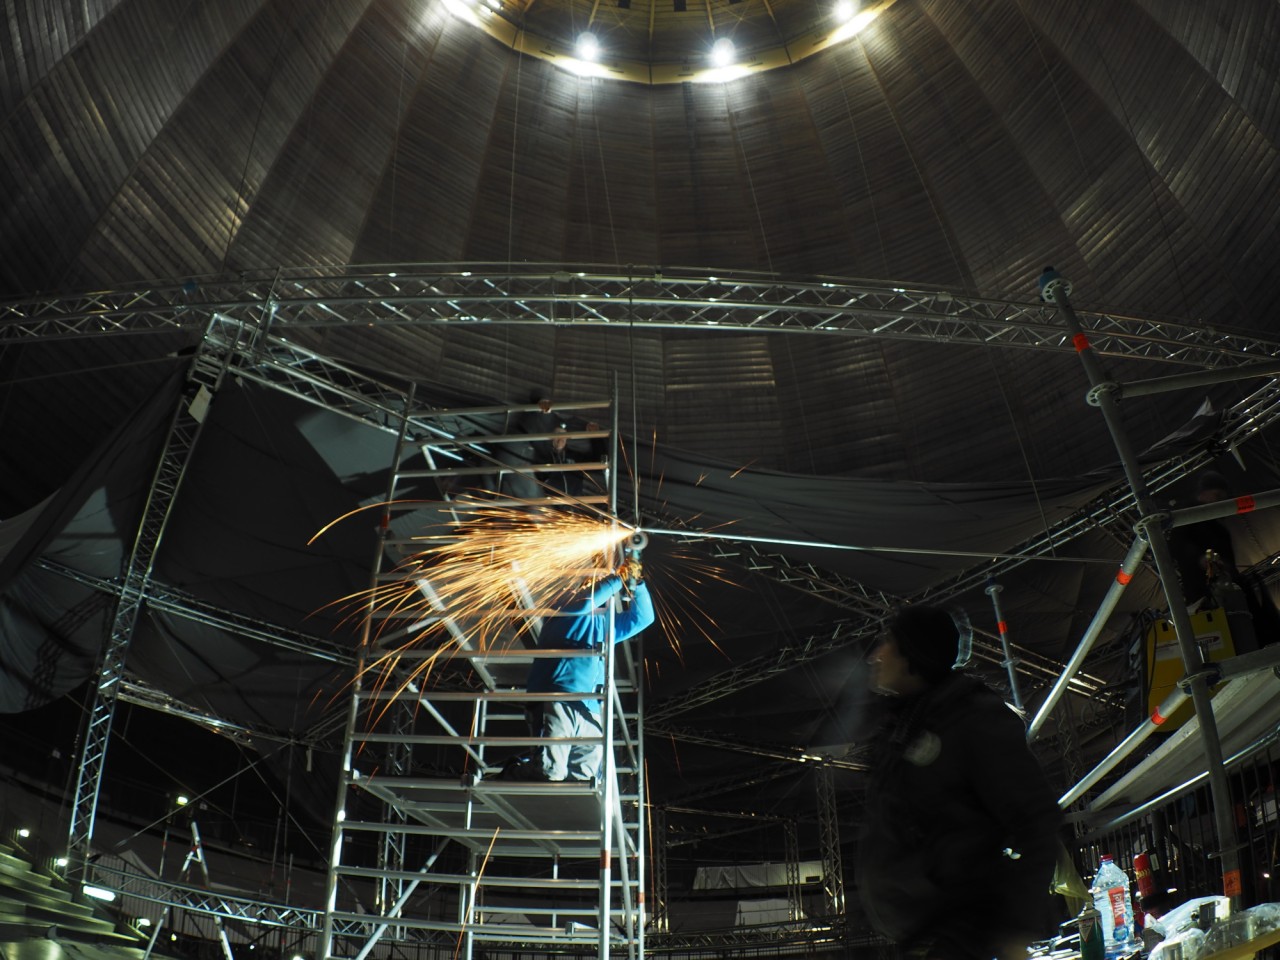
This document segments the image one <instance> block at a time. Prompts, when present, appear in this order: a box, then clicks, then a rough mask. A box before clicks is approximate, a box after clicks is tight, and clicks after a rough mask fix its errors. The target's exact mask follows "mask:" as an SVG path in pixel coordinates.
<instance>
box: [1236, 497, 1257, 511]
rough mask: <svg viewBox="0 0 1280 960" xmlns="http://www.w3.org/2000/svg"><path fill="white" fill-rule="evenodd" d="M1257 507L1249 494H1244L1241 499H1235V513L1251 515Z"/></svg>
mask: <svg viewBox="0 0 1280 960" xmlns="http://www.w3.org/2000/svg"><path fill="white" fill-rule="evenodd" d="M1257 505H1258V504H1257V503H1256V502H1255V501H1254V499H1253V494H1251V493H1246V494H1245V495H1244V496H1243V497H1236V513H1252V512H1253V509H1254V508H1255V507H1256V506H1257Z"/></svg>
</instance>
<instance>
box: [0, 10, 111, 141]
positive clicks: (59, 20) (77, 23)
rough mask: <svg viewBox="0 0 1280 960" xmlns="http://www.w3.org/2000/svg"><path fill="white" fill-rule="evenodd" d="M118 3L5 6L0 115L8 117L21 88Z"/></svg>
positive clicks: (0, 31)
mask: <svg viewBox="0 0 1280 960" xmlns="http://www.w3.org/2000/svg"><path fill="white" fill-rule="evenodd" d="M121 2H122V0H83V2H82V3H75V4H51V3H49V2H48V0H16V2H11V3H9V4H7V5H6V10H7V14H8V15H7V16H6V17H5V18H4V20H3V22H0V64H2V65H3V66H2V68H0V72H2V73H3V76H4V83H3V85H0V86H2V87H3V89H2V90H0V113H3V115H4V116H8V115H9V113H10V111H12V110H13V109H14V108H15V107H16V106H17V105H18V102H19V101H20V100H21V99H22V97H23V96H24V95H25V94H26V92H27V91H28V90H30V89H31V88H32V87H33V86H35V84H37V83H38V82H40V80H41V79H43V78H44V76H45V74H47V73H48V72H49V71H50V70H52V69H53V68H54V66H55V65H56V64H57V63H58V61H60V60H61V59H62V58H63V57H65V56H66V55H67V54H68V53H69V52H70V51H71V49H72V48H73V47H75V45H76V44H77V43H79V42H80V40H81V39H82V38H83V37H84V35H85V34H86V33H88V32H89V31H90V30H91V29H93V27H94V26H96V25H97V23H98V21H100V20H101V19H102V18H103V17H105V16H106V15H107V14H109V13H110V12H111V11H112V10H113V9H114V8H115V7H116V6H118V5H119V4H120V3H121Z"/></svg>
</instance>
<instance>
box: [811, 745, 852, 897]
mask: <svg viewBox="0 0 1280 960" xmlns="http://www.w3.org/2000/svg"><path fill="white" fill-rule="evenodd" d="M817 789H818V837H819V843H820V844H821V847H822V888H823V891H824V892H825V893H826V897H827V908H828V910H829V911H830V913H831V915H832V916H833V917H844V915H845V902H844V866H843V862H842V858H841V852H840V811H839V808H838V807H837V805H836V788H835V779H834V777H832V775H831V767H822V768H821V769H820V770H818V776H817Z"/></svg>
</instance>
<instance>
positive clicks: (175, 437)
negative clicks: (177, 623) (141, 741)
mask: <svg viewBox="0 0 1280 960" xmlns="http://www.w3.org/2000/svg"><path fill="white" fill-rule="evenodd" d="M209 326H210V328H212V327H213V326H216V324H212V323H211V324H210V325H209ZM245 332H246V331H241V334H242V335H243V334H244V333H245ZM225 360H226V356H225V354H220V353H219V351H218V350H217V349H216V348H215V347H214V346H213V345H212V343H211V341H210V337H209V335H208V333H207V332H206V335H205V338H204V339H203V340H202V341H201V344H200V346H199V348H198V349H197V350H196V353H195V356H194V357H193V359H192V361H191V368H190V371H189V373H188V376H187V382H186V384H185V386H184V389H183V392H182V395H181V396H180V397H179V399H178V406H177V409H176V410H174V412H173V414H172V417H171V419H170V421H169V425H168V428H167V431H166V434H165V439H164V443H163V445H162V447H161V453H160V458H159V462H158V463H157V465H156V470H155V474H154V476H153V477H152V480H151V486H150V489H149V490H148V492H147V498H146V502H145V503H144V504H143V508H142V517H141V520H140V521H139V524H138V528H137V532H136V534H135V537H134V542H133V547H132V550H131V551H130V552H129V554H128V556H127V558H126V560H125V563H124V567H123V571H122V575H121V579H120V594H119V597H118V598H117V602H116V607H115V611H114V613H113V615H112V617H111V621H110V624H109V627H108V634H107V642H106V644H105V645H104V648H103V652H102V658H101V661H100V663H99V664H98V669H97V671H96V678H97V679H96V683H95V686H94V690H93V693H92V695H91V702H90V706H89V711H88V716H87V718H86V720H85V727H84V735H83V738H82V747H81V753H80V763H79V766H78V770H77V776H76V785H75V792H74V794H73V799H72V805H71V818H70V819H71V827H70V830H69V831H68V837H67V859H68V862H69V866H68V871H69V873H70V874H71V876H72V877H73V878H74V877H77V876H78V875H80V874H81V873H82V872H83V871H84V869H85V866H86V864H87V861H88V856H89V851H90V844H91V842H92V839H93V828H94V821H95V819H96V818H97V811H98V795H99V792H100V789H101V786H102V771H103V766H104V764H105V762H106V755H107V745H108V743H109V742H110V739H111V726H112V722H113V720H114V717H115V706H116V701H117V698H118V697H119V693H120V689H121V682H122V681H123V679H124V668H125V658H126V655H127V653H128V650H129V645H130V642H131V641H132V639H133V632H134V627H135V626H136V624H137V619H138V614H139V612H140V611H141V609H142V602H143V597H144V596H145V594H146V589H147V584H148V582H149V581H150V579H151V571H152V567H153V566H154V564H155V557H156V552H157V551H158V549H159V547H160V542H161V538H162V537H163V534H164V529H165V527H166V525H167V524H168V520H169V513H170V511H171V510H172V508H173V504H174V502H175V501H176V499H177V495H178V490H179V488H180V487H181V485H182V480H183V477H184V476H185V475H186V469H187V464H188V463H189V462H190V459H191V454H192V451H193V450H194V448H195V445H196V441H197V440H198V439H199V437H200V434H201V430H202V428H203V425H204V419H205V413H206V411H207V408H208V405H209V403H210V402H211V401H212V399H213V397H214V395H215V394H216V393H217V388H218V385H219V384H220V383H221V381H222V375H223V372H224V370H225Z"/></svg>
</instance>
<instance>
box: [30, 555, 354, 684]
mask: <svg viewBox="0 0 1280 960" xmlns="http://www.w3.org/2000/svg"><path fill="white" fill-rule="evenodd" d="M36 563H37V565H38V566H40V567H41V568H42V569H45V570H48V571H49V572H50V573H56V574H57V575H58V576H60V577H65V578H66V579H68V580H74V581H75V582H76V583H81V584H84V585H85V586H87V587H92V588H93V589H95V590H99V591H101V592H103V593H107V594H111V595H112V596H117V597H118V596H119V595H120V591H121V586H120V581H119V580H108V579H105V578H103V577H98V576H94V575H93V574H90V573H85V572H84V571H82V570H75V569H73V568H72V567H68V566H66V565H65V564H61V563H58V562H57V561H56V560H52V559H50V558H49V557H41V558H40V559H38V560H37V561H36ZM142 599H143V602H144V603H145V605H146V606H147V607H148V608H149V609H151V610H156V611H159V612H162V613H169V614H173V615H174V616H177V617H182V618H183V619H186V620H192V621H195V622H196V623H203V624H205V625H206V626H210V627H215V628H217V629H219V630H225V631H226V632H227V633H231V634H235V635H236V636H240V637H246V638H248V639H250V640H259V641H261V642H263V643H267V644H270V645H271V646H273V647H279V648H280V649H282V650H290V651H292V652H294V653H302V654H306V655H307V656H310V657H315V658H317V659H319V660H329V661H332V662H333V663H337V664H342V665H349V666H354V665H355V662H356V658H355V653H354V651H353V650H351V649H349V648H347V647H345V646H343V645H341V644H338V643H334V642H333V641H332V640H326V639H324V638H322V637H317V636H315V635H313V634H308V633H302V632H301V631H298V630H291V629H289V628H288V627H282V626H280V625H279V624H275V623H270V622H268V621H266V620H261V619H258V618H257V617H249V616H246V615H245V614H242V613H236V612H235V611H233V610H227V609H225V608H223V607H219V606H217V605H216V604H212V603H209V602H207V601H205V600H201V599H200V598H199V597H194V596H192V595H191V594H189V593H187V592H186V591H184V590H179V589H178V588H177V587H173V586H169V585H167V584H164V583H160V582H158V581H156V580H151V581H149V582H148V583H147V586H146V591H145V593H144V595H143V598H142Z"/></svg>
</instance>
